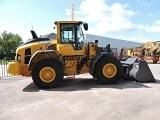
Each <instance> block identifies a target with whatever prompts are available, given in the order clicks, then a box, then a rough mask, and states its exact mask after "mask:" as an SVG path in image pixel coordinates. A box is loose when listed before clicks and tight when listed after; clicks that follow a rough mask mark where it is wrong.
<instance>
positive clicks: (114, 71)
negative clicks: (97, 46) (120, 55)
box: [95, 56, 122, 84]
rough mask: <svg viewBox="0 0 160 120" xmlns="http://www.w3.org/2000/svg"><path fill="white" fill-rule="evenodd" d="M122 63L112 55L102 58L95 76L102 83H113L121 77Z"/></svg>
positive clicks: (97, 65)
mask: <svg viewBox="0 0 160 120" xmlns="http://www.w3.org/2000/svg"><path fill="white" fill-rule="evenodd" d="M121 75H122V65H121V63H120V61H119V60H118V59H117V58H115V57H112V56H104V57H102V58H100V59H99V60H98V62H97V64H96V67H95V76H96V78H97V80H98V82H99V83H100V84H113V83H116V82H117V81H118V80H120V79H121Z"/></svg>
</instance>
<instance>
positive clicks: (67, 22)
mask: <svg viewBox="0 0 160 120" xmlns="http://www.w3.org/2000/svg"><path fill="white" fill-rule="evenodd" d="M57 23H81V24H82V23H83V22H82V21H55V22H54V24H55V25H57Z"/></svg>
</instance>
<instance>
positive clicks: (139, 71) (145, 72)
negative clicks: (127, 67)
mask: <svg viewBox="0 0 160 120" xmlns="http://www.w3.org/2000/svg"><path fill="white" fill-rule="evenodd" d="M129 74H130V77H131V79H133V80H135V81H138V82H155V78H154V76H153V74H152V72H151V70H150V68H149V66H148V64H147V62H146V61H144V60H142V61H139V62H135V63H133V66H132V69H131V71H130V73H129Z"/></svg>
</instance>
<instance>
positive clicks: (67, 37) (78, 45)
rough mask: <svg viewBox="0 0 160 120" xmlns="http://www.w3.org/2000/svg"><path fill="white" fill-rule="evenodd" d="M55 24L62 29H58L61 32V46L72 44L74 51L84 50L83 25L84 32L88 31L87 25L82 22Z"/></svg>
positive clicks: (59, 37)
mask: <svg viewBox="0 0 160 120" xmlns="http://www.w3.org/2000/svg"><path fill="white" fill-rule="evenodd" d="M55 24H56V25H57V27H59V28H60V29H58V28H57V29H58V30H60V31H59V35H58V36H57V40H58V41H59V43H60V44H71V45H72V47H73V49H74V50H82V47H83V44H84V34H83V30H82V25H83V28H84V30H88V24H87V23H83V22H81V21H57V22H55ZM58 24H59V25H58ZM57 33H58V32H57Z"/></svg>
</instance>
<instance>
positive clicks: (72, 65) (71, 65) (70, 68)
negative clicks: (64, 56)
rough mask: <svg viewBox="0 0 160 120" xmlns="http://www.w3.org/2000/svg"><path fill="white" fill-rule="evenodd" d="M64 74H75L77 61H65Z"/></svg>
mask: <svg viewBox="0 0 160 120" xmlns="http://www.w3.org/2000/svg"><path fill="white" fill-rule="evenodd" d="M65 64H66V65H65V71H64V72H65V74H66V75H75V74H77V70H76V64H77V61H76V60H70V61H67V62H66V63H65Z"/></svg>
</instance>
